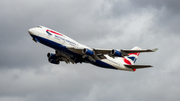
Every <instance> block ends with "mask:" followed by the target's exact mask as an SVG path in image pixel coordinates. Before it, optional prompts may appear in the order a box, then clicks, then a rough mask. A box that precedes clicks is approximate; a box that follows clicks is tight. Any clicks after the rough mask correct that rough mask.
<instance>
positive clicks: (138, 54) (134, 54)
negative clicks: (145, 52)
mask: <svg viewBox="0 0 180 101" xmlns="http://www.w3.org/2000/svg"><path fill="white" fill-rule="evenodd" d="M133 54H134V55H137V56H139V54H140V53H129V55H133Z"/></svg>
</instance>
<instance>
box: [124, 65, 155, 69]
mask: <svg viewBox="0 0 180 101" xmlns="http://www.w3.org/2000/svg"><path fill="white" fill-rule="evenodd" d="M125 66H126V67H128V68H132V69H141V68H148V67H152V66H151V65H125Z"/></svg>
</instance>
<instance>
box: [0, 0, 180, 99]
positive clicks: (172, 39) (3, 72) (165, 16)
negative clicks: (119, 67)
mask: <svg viewBox="0 0 180 101" xmlns="http://www.w3.org/2000/svg"><path fill="white" fill-rule="evenodd" d="M179 4H180V1H178V0H151V1H148V0H146V1H145V0H98V1H97V0H86V1H83V0H76V1H74V0H54V1H52V0H38V1H37V0H31V1H30V0H29V1H24V0H15V1H12V0H2V1H1V2H0V35H1V37H0V47H1V50H0V52H1V58H0V101H49V100H52V101H59V100H61V101H109V100H111V101H119V100H126V101H140V100H141V101H152V100H153V101H160V100H163V101H170V100H171V101H179V100H180V97H179V93H180V81H179V76H180V74H179V67H180V63H179V61H178V59H179V57H180V55H179V51H180V48H179V43H180V40H179V38H180V35H179V33H180V30H179V26H180V12H179V9H180V6H179ZM37 25H43V26H46V27H49V28H51V29H54V30H57V31H59V32H61V33H63V34H66V35H67V36H69V37H71V38H73V39H74V40H77V41H78V42H80V43H83V44H85V45H87V46H90V47H96V48H108V49H131V48H133V47H134V46H139V47H141V48H144V49H146V48H156V47H157V48H159V50H158V51H157V52H155V53H147V54H146V53H144V54H140V57H139V58H138V61H137V63H136V64H151V65H153V66H154V67H153V68H148V69H142V70H137V71H136V72H126V71H116V70H109V69H102V68H98V67H95V66H93V65H90V64H77V65H72V64H70V65H66V64H65V63H61V64H60V65H53V64H50V63H49V62H48V60H47V57H46V54H47V53H48V52H54V50H53V49H50V48H48V47H46V46H43V45H41V44H39V43H35V42H33V41H32V38H31V37H30V35H29V34H28V32H27V31H28V29H29V28H32V27H35V26H37Z"/></svg>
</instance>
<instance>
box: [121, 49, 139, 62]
mask: <svg viewBox="0 0 180 101" xmlns="http://www.w3.org/2000/svg"><path fill="white" fill-rule="evenodd" d="M131 50H142V49H141V48H139V47H137V46H136V47H134V48H132V49H131ZM139 54H140V53H129V54H128V55H129V56H125V57H124V62H125V64H127V65H134V64H135V62H136V60H137V58H138V56H139Z"/></svg>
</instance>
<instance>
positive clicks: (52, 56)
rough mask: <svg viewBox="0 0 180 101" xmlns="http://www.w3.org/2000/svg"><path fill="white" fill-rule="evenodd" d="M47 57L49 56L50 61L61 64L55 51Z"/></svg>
mask: <svg viewBox="0 0 180 101" xmlns="http://www.w3.org/2000/svg"><path fill="white" fill-rule="evenodd" d="M47 57H48V61H49V62H50V63H53V64H59V63H60V62H59V60H58V57H57V56H56V54H54V53H48V54H47Z"/></svg>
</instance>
